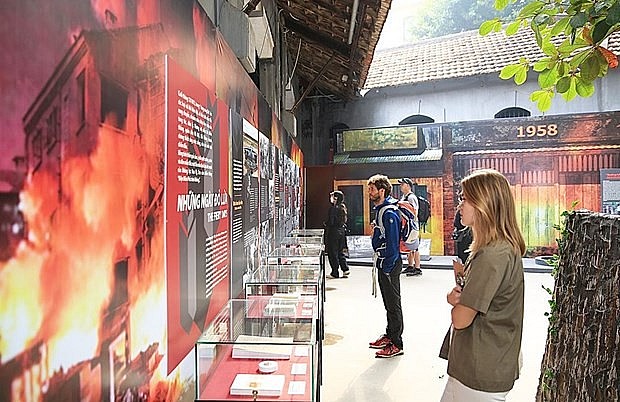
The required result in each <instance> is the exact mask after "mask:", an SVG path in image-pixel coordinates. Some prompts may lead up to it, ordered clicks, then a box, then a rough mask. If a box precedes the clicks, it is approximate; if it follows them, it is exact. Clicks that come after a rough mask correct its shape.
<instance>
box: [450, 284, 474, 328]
mask: <svg viewBox="0 0 620 402" xmlns="http://www.w3.org/2000/svg"><path fill="white" fill-rule="evenodd" d="M447 299H448V303H449V304H450V305H451V306H452V325H453V326H454V328H456V329H463V328H467V327H469V326H470V325H471V323H472V322H473V321H474V318H476V314H478V311H477V310H474V309H473V308H471V307H467V306H465V305H463V304H461V303H460V301H461V287H460V286H455V287H454V288H452V290H451V291H450V293H448V296H447Z"/></svg>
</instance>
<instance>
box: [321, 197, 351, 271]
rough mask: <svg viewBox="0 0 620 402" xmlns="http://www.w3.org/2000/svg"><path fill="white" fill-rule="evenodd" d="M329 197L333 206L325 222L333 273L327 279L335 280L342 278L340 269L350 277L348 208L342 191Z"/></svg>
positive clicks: (328, 253) (326, 241) (328, 254)
mask: <svg viewBox="0 0 620 402" xmlns="http://www.w3.org/2000/svg"><path fill="white" fill-rule="evenodd" d="M329 197H330V198H329V200H330V202H331V206H330V207H329V210H328V212H327V221H325V248H326V249H327V258H328V260H329V265H330V267H331V273H330V274H328V275H327V277H328V278H331V279H334V278H339V277H340V273H339V271H338V268H339V267H340V269H341V270H342V276H344V277H347V276H348V275H349V267H348V266H347V258H346V256H345V253H344V250H345V248H347V235H346V227H347V226H346V223H347V206H346V205H345V204H344V194H343V193H342V191H338V190H336V191H333V192H331V193H330V194H329Z"/></svg>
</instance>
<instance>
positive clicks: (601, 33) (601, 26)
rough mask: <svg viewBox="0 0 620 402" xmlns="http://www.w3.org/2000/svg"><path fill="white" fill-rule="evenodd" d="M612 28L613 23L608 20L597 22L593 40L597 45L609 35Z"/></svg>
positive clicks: (593, 31)
mask: <svg viewBox="0 0 620 402" xmlns="http://www.w3.org/2000/svg"><path fill="white" fill-rule="evenodd" d="M610 29H611V25H609V24H608V23H607V21H606V20H602V21H599V22H597V23H596V25H594V29H592V41H593V42H594V43H596V44H597V45H598V44H600V43H601V42H602V41H603V39H605V38H606V37H607V34H608V33H609V30H610Z"/></svg>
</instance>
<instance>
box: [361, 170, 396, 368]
mask: <svg viewBox="0 0 620 402" xmlns="http://www.w3.org/2000/svg"><path fill="white" fill-rule="evenodd" d="M391 192H392V184H391V183H390V181H389V179H388V177H387V176H384V175H374V176H372V177H371V178H369V179H368V196H369V198H370V201H371V202H372V203H373V204H374V205H375V206H374V211H375V212H376V218H375V221H374V224H373V225H372V226H373V231H372V248H373V250H374V252H375V256H374V267H373V277H374V276H375V275H376V277H377V278H378V283H379V289H380V291H381V297H382V299H383V306H384V307H385V311H386V316H387V326H386V330H385V334H383V335H381V336H380V337H379V338H378V339H377V340H375V341H374V342H370V344H369V346H370V347H371V348H373V349H380V350H379V351H377V352H376V354H375V356H376V357H382V358H385V357H394V356H399V355H402V354H403V353H404V352H403V339H402V334H403V310H402V306H401V297H400V274H401V270H402V265H403V263H402V260H401V259H400V227H401V218H400V213H399V211H398V209H397V206H396V203H397V202H398V201H397V200H396V199H394V198H393V197H391V196H390V194H391ZM373 283H374V279H373Z"/></svg>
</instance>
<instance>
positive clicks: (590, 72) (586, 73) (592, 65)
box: [579, 53, 601, 81]
mask: <svg viewBox="0 0 620 402" xmlns="http://www.w3.org/2000/svg"><path fill="white" fill-rule="evenodd" d="M579 68H580V71H581V78H583V79H584V80H586V81H594V80H595V79H596V78H597V77H598V75H599V73H600V72H601V65H600V61H599V59H598V57H596V54H595V53H590V54H589V55H588V57H586V59H585V60H584V61H583V63H581V65H580V66H579Z"/></svg>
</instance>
